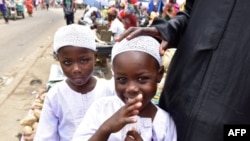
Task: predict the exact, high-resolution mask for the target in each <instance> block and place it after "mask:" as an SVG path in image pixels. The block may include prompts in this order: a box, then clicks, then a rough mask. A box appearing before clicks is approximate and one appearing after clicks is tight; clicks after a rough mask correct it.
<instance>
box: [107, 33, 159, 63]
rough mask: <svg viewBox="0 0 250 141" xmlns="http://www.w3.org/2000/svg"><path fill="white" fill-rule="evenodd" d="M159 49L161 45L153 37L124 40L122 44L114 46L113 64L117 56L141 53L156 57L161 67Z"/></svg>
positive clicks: (118, 43)
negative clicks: (135, 52) (134, 52)
mask: <svg viewBox="0 0 250 141" xmlns="http://www.w3.org/2000/svg"><path fill="white" fill-rule="evenodd" d="M159 47H160V43H159V42H158V41H157V40H156V39H155V38H153V37H151V36H138V37H135V38H133V39H131V40H127V39H123V40H122V41H121V42H116V43H115V45H114V46H113V48H112V53H111V60H112V62H113V60H114V58H115V56H116V55H118V54H120V53H123V52H126V51H141V52H145V53H147V54H149V55H151V56H152V57H154V58H155V59H156V60H157V62H158V63H159V65H160V66H161V64H162V59H161V56H160V53H159Z"/></svg>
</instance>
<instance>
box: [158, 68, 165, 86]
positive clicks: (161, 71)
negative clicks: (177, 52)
mask: <svg viewBox="0 0 250 141" xmlns="http://www.w3.org/2000/svg"><path fill="white" fill-rule="evenodd" d="M163 74H164V66H161V67H160V68H159V70H158V74H157V82H158V83H160V82H161V79H162V77H163Z"/></svg>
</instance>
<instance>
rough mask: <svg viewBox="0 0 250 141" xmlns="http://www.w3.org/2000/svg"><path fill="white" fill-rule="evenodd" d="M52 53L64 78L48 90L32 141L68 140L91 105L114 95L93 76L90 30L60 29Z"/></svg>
mask: <svg viewBox="0 0 250 141" xmlns="http://www.w3.org/2000/svg"><path fill="white" fill-rule="evenodd" d="M54 52H55V53H56V55H57V58H58V61H59V62H60V65H61V68H62V70H63V72H64V74H65V76H66V77H67V78H66V79H65V80H63V81H62V82H59V83H57V84H55V85H54V86H53V87H52V88H51V89H50V90H49V91H48V93H47V95H46V98H45V102H44V105H43V109H42V113H41V117H40V120H39V124H38V129H37V132H36V135H35V139H34V141H70V140H71V139H72V136H73V133H74V132H75V130H76V127H77V126H78V125H79V123H80V121H81V120H82V118H83V117H84V115H85V112H86V110H87V109H88V108H89V106H90V105H91V104H92V102H93V101H94V100H96V99H98V98H100V97H104V96H108V95H114V92H113V91H112V84H110V83H107V81H108V80H105V79H100V78H96V77H94V76H93V75H92V72H93V70H94V65H95V61H96V44H95V37H94V35H93V33H92V31H91V30H90V28H89V27H86V26H83V25H77V24H71V25H68V26H63V27H61V28H59V29H58V30H57V32H56V33H55V36H54ZM109 84H110V85H109Z"/></svg>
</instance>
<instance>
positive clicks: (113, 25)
mask: <svg viewBox="0 0 250 141" xmlns="http://www.w3.org/2000/svg"><path fill="white" fill-rule="evenodd" d="M117 13H118V10H117V9H116V8H114V7H111V8H109V10H108V21H109V25H110V27H109V31H111V32H112V37H113V39H115V38H116V37H118V36H119V35H120V34H121V33H122V32H124V30H125V28H124V25H123V23H122V22H121V20H120V19H119V18H118V17H117Z"/></svg>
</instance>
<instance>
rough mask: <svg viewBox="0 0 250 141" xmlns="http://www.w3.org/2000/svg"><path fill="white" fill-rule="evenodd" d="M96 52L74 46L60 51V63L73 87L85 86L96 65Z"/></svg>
mask: <svg viewBox="0 0 250 141" xmlns="http://www.w3.org/2000/svg"><path fill="white" fill-rule="evenodd" d="M95 59H96V52H94V51H92V50H90V49H86V48H81V47H73V46H65V47H62V48H60V49H59V51H58V61H59V62H60V64H61V67H62V70H63V72H64V74H65V76H66V77H67V82H68V83H69V85H70V86H73V87H82V86H83V85H85V84H86V83H87V82H88V80H89V78H90V77H91V76H92V72H93V69H94V65H95Z"/></svg>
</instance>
